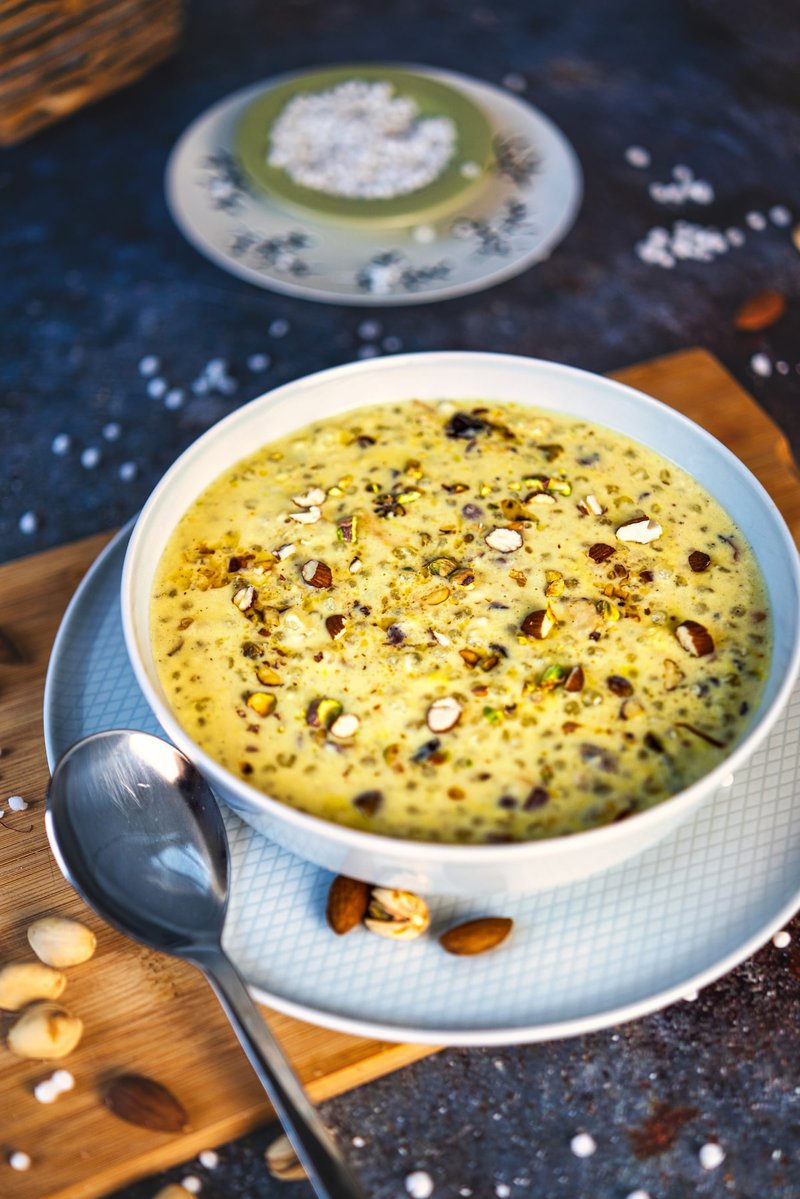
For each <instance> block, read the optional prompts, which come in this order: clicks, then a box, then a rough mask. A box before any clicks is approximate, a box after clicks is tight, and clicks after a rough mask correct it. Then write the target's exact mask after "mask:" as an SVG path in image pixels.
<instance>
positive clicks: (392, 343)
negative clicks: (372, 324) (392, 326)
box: [381, 337, 403, 354]
mask: <svg viewBox="0 0 800 1199" xmlns="http://www.w3.org/2000/svg"><path fill="white" fill-rule="evenodd" d="M381 345H382V346H383V348H384V350H385V351H386V353H387V354H396V353H397V351H398V350H402V348H403V343H402V341H401V340H400V338H399V337H384V339H383V341H382V342H381Z"/></svg>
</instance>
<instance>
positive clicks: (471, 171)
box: [461, 162, 481, 179]
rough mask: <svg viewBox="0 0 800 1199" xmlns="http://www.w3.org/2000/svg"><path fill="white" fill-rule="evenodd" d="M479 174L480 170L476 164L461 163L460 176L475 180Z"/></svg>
mask: <svg viewBox="0 0 800 1199" xmlns="http://www.w3.org/2000/svg"><path fill="white" fill-rule="evenodd" d="M480 173H481V168H480V167H479V166H478V164H477V162H462V164H461V174H462V175H463V177H464V178H465V179H477V178H478V176H479V175H480Z"/></svg>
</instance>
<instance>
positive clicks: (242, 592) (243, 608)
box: [233, 586, 256, 612]
mask: <svg viewBox="0 0 800 1199" xmlns="http://www.w3.org/2000/svg"><path fill="white" fill-rule="evenodd" d="M255 598H256V589H255V587H250V586H247V587H240V588H239V589H238V591H235V592H234V593H233V603H234V604H235V605H236V607H237V608H238V609H239V611H240V612H247V611H248V609H249V608H252V606H253V601H254V600H255Z"/></svg>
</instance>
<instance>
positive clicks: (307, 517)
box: [289, 504, 322, 525]
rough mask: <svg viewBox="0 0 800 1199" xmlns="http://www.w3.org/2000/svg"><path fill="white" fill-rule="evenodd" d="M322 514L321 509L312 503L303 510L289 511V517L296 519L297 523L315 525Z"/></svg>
mask: <svg viewBox="0 0 800 1199" xmlns="http://www.w3.org/2000/svg"><path fill="white" fill-rule="evenodd" d="M321 516H322V509H321V508H320V507H318V506H317V505H316V504H314V505H313V506H312V507H311V508H306V509H305V510H304V511H303V512H290V513H289V519H290V520H296V521H297V523H298V524H299V525H315V524H316V523H317V521H318V520H319V518H320V517H321Z"/></svg>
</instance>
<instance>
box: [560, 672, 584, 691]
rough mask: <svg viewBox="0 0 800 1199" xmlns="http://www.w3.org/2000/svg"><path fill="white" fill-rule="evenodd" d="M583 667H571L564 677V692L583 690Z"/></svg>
mask: <svg viewBox="0 0 800 1199" xmlns="http://www.w3.org/2000/svg"><path fill="white" fill-rule="evenodd" d="M583 682H584V679H583V667H582V666H573V667H572V670H571V671H570V672H569V674H568V675H567V677H566V680H565V682H564V690H565V691H582V690H583Z"/></svg>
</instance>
